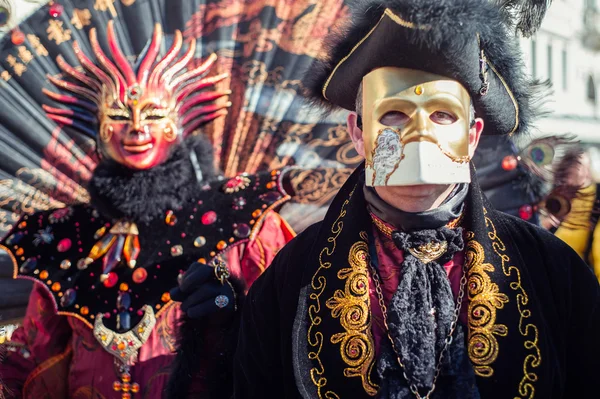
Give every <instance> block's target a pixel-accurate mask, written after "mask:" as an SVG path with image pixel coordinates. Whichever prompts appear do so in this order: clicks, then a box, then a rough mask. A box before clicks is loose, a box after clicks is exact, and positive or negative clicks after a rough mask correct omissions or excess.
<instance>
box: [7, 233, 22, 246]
mask: <svg viewBox="0 0 600 399" xmlns="http://www.w3.org/2000/svg"><path fill="white" fill-rule="evenodd" d="M24 235H25V234H23V233H21V232H18V233H15V234H12V235H10V236H9V237H8V238H7V239H6V245H17V244H18V243H19V242H21V240H22V239H23V236H24Z"/></svg>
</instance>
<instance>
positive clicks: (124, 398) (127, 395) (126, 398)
mask: <svg viewBox="0 0 600 399" xmlns="http://www.w3.org/2000/svg"><path fill="white" fill-rule="evenodd" d="M121 398H122V399H131V394H130V393H129V392H124V393H123V396H121Z"/></svg>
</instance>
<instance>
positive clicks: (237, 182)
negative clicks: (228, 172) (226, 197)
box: [223, 175, 250, 194]
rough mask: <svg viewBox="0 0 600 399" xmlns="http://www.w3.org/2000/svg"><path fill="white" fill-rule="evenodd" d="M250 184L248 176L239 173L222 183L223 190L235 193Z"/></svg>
mask: <svg viewBox="0 0 600 399" xmlns="http://www.w3.org/2000/svg"><path fill="white" fill-rule="evenodd" d="M249 186H250V179H249V178H248V176H244V175H240V176H236V177H234V178H233V179H229V180H228V181H227V183H225V184H224V185H223V191H224V192H225V193H226V194H233V193H237V192H239V191H241V190H245V189H246V188H248V187H249Z"/></svg>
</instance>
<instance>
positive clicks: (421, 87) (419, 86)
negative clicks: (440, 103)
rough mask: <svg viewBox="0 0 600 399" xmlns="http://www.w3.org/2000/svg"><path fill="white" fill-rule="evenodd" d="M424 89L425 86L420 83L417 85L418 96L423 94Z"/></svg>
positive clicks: (416, 92)
mask: <svg viewBox="0 0 600 399" xmlns="http://www.w3.org/2000/svg"><path fill="white" fill-rule="evenodd" d="M423 92H424V90H423V86H421V85H418V86H417V87H415V94H416V95H417V96H420V95H421V94H423Z"/></svg>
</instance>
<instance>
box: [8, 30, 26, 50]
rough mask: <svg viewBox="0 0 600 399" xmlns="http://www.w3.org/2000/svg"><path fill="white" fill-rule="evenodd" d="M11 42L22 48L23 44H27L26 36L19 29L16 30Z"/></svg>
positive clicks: (12, 34)
mask: <svg viewBox="0 0 600 399" xmlns="http://www.w3.org/2000/svg"><path fill="white" fill-rule="evenodd" d="M10 41H11V42H12V44H14V45H15V46H20V45H21V44H23V43H25V34H24V33H23V32H21V31H20V30H19V29H18V28H15V29H14V30H13V31H12V33H11V35H10Z"/></svg>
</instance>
